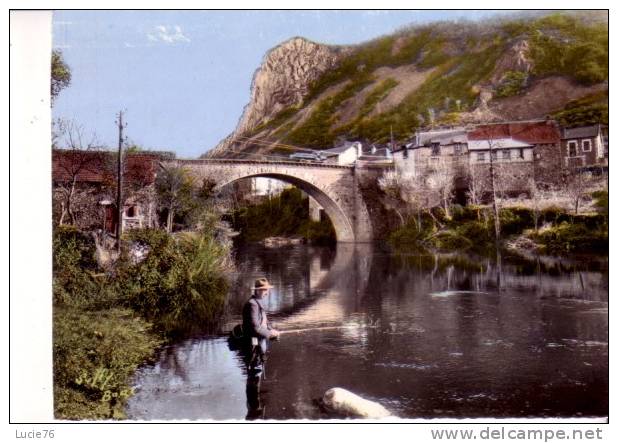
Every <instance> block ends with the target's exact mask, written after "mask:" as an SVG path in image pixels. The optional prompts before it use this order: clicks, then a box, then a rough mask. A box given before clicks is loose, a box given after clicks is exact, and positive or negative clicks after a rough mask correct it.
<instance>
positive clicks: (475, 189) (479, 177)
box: [466, 164, 489, 206]
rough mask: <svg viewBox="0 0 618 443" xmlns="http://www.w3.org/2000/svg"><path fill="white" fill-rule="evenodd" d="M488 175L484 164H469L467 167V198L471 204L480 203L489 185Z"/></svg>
mask: <svg viewBox="0 0 618 443" xmlns="http://www.w3.org/2000/svg"><path fill="white" fill-rule="evenodd" d="M488 178H489V175H488V174H487V172H486V170H485V167H484V165H477V164H470V167H469V168H468V192H467V193H466V194H467V196H468V199H469V200H470V202H471V203H472V204H473V205H476V206H478V205H480V204H481V203H482V202H483V197H484V196H485V194H486V193H487V188H488V187H489V182H488Z"/></svg>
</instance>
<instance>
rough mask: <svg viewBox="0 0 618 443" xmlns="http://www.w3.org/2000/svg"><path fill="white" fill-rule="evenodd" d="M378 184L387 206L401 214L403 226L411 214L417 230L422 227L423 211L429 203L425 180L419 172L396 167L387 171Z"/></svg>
mask: <svg viewBox="0 0 618 443" xmlns="http://www.w3.org/2000/svg"><path fill="white" fill-rule="evenodd" d="M378 186H379V187H380V189H381V190H382V191H383V192H384V194H385V203H386V206H387V207H389V208H390V209H392V210H393V211H395V213H396V214H397V215H398V216H399V219H400V222H401V226H403V225H405V223H406V221H407V220H408V219H409V218H410V216H411V215H415V216H416V219H414V218H412V220H414V222H415V224H416V227H417V230H419V231H420V230H421V229H422V222H421V213H422V210H423V208H424V207H425V205H426V204H427V198H426V192H425V187H424V183H423V180H422V179H421V177H420V176H419V175H417V174H414V173H411V172H403V171H401V170H398V169H395V170H391V171H387V172H385V173H384V174H383V176H382V177H380V178H379V179H378Z"/></svg>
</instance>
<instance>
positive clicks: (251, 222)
mask: <svg viewBox="0 0 618 443" xmlns="http://www.w3.org/2000/svg"><path fill="white" fill-rule="evenodd" d="M231 218H232V225H233V227H234V229H235V230H237V231H240V235H239V240H240V241H246V242H255V241H260V240H263V239H265V238H266V237H276V236H294V235H300V236H303V237H305V238H306V239H307V240H309V241H310V242H312V243H321V244H324V243H331V242H333V241H335V239H336V237H335V231H334V228H333V226H332V224H331V222H330V220H328V219H326V220H324V221H321V222H312V221H311V220H309V202H308V199H307V198H304V197H303V195H302V192H301V191H300V190H299V189H296V188H292V189H285V190H284V191H283V192H282V193H281V194H279V195H278V196H276V197H273V198H270V199H268V200H266V201H264V202H263V203H260V204H256V205H251V206H247V207H243V208H241V209H239V210H238V211H236V212H235V213H234V214H233V215H232V216H231Z"/></svg>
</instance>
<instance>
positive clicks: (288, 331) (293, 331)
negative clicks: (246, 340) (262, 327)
mask: <svg viewBox="0 0 618 443" xmlns="http://www.w3.org/2000/svg"><path fill="white" fill-rule="evenodd" d="M377 327H378V326H377V325H363V326H360V325H343V326H316V327H313V328H300V329H284V330H278V331H279V334H280V335H283V334H300V333H302V332H311V331H328V330H336V329H358V328H377ZM231 332H232V331H229V332H223V333H221V334H219V335H220V336H225V337H227V336H229V335H230V333H231Z"/></svg>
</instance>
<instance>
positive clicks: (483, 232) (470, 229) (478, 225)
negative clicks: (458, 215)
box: [455, 219, 495, 250]
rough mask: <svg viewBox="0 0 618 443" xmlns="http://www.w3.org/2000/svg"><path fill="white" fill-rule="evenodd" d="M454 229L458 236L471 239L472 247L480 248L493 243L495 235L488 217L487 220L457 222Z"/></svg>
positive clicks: (491, 221)
mask: <svg viewBox="0 0 618 443" xmlns="http://www.w3.org/2000/svg"><path fill="white" fill-rule="evenodd" d="M455 230H456V232H457V233H458V234H459V235H460V236H462V237H464V238H467V239H468V240H470V241H472V242H473V248H474V249H479V250H480V249H483V248H486V247H488V246H491V245H493V244H494V239H495V235H494V225H493V220H492V219H488V220H487V222H480V221H477V220H474V221H468V222H466V223H462V224H457V225H456V228H455Z"/></svg>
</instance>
